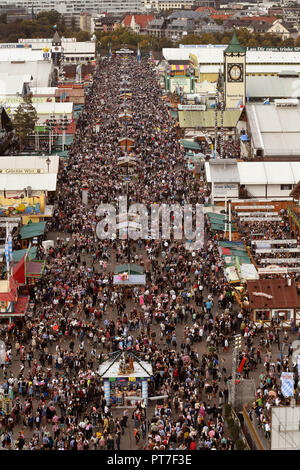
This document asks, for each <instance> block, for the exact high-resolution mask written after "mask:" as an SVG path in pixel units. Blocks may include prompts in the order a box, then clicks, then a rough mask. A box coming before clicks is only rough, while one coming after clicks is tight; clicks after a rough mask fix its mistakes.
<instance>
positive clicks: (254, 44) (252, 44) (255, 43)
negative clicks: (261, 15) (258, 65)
mask: <svg viewBox="0 0 300 470" xmlns="http://www.w3.org/2000/svg"><path fill="white" fill-rule="evenodd" d="M258 46H259V42H258V41H257V39H255V38H251V39H249V41H248V42H247V47H258Z"/></svg>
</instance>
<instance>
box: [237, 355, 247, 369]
mask: <svg viewBox="0 0 300 470" xmlns="http://www.w3.org/2000/svg"><path fill="white" fill-rule="evenodd" d="M246 360H247V358H246V357H244V358H243V359H242V360H241V363H240V365H239V368H238V372H242V370H243V367H244V365H245V362H246Z"/></svg>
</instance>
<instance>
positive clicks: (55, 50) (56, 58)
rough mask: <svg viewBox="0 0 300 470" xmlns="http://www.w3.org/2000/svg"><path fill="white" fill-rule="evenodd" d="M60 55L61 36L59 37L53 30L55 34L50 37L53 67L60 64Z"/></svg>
mask: <svg viewBox="0 0 300 470" xmlns="http://www.w3.org/2000/svg"><path fill="white" fill-rule="evenodd" d="M61 55H62V46H61V38H60V37H59V34H58V32H57V31H55V34H54V36H53V39H52V48H51V57H52V60H53V64H54V66H55V67H59V65H60V60H61Z"/></svg>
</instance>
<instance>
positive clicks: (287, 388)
mask: <svg viewBox="0 0 300 470" xmlns="http://www.w3.org/2000/svg"><path fill="white" fill-rule="evenodd" d="M280 380H281V393H282V395H283V396H284V397H293V396H294V373H293V372H282V373H281V377H280Z"/></svg>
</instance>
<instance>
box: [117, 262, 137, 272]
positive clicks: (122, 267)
mask: <svg viewBox="0 0 300 470" xmlns="http://www.w3.org/2000/svg"><path fill="white" fill-rule="evenodd" d="M125 272H127V273H128V274H144V268H143V267H142V266H139V265H138V264H131V263H127V264H117V266H115V269H114V274H120V273H125Z"/></svg>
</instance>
